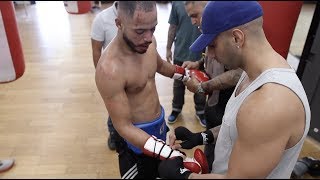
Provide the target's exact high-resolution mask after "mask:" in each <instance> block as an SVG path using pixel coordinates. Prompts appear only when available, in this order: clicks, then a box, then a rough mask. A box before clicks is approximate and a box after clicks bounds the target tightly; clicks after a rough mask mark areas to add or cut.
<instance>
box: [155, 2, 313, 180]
mask: <svg viewBox="0 0 320 180" xmlns="http://www.w3.org/2000/svg"><path fill="white" fill-rule="evenodd" d="M262 16H263V11H262V8H261V6H260V4H259V3H258V2H255V1H214V2H213V1H211V2H209V3H208V4H207V5H206V7H205V9H204V12H203V15H202V24H201V29H202V35H200V36H199V38H198V39H197V40H196V41H195V42H194V43H193V45H192V46H191V47H190V49H191V50H192V51H201V50H203V49H204V48H205V47H208V56H211V57H213V58H215V59H216V60H217V61H219V62H220V63H222V64H224V65H225V66H226V67H227V68H229V69H236V68H241V69H242V70H243V71H244V72H243V74H242V75H241V77H240V80H239V82H238V84H237V86H236V88H235V90H234V92H233V94H232V95H231V98H230V99H229V101H228V103H227V106H226V110H225V114H224V117H223V122H222V125H221V126H220V129H219V131H212V133H213V135H214V141H215V143H216V146H215V160H214V162H213V164H212V171H211V173H210V174H195V173H191V172H190V171H188V170H187V169H185V168H184V167H183V165H182V158H181V157H179V158H175V159H173V160H165V161H162V162H161V164H160V166H159V173H160V176H161V177H162V178H190V179H192V178H196V179H202V178H210V179H215V178H219V179H221V178H277V179H289V178H290V175H291V172H292V170H293V168H294V165H295V163H296V161H297V159H298V156H299V154H300V151H301V148H302V146H303V143H304V140H305V138H306V136H307V133H308V131H309V127H310V116H311V113H310V107H309V103H308V99H307V96H306V93H305V91H304V88H303V86H302V84H301V82H300V80H299V78H298V77H297V75H296V73H295V71H294V70H293V69H292V68H291V67H290V66H289V64H288V63H287V62H286V60H285V59H284V58H283V57H282V56H281V55H279V54H278V53H277V52H276V51H275V50H274V49H273V48H272V46H271V45H270V43H269V42H268V40H267V39H266V36H265V34H264V31H263V28H262V25H263V18H262ZM190 81H193V82H194V81H196V79H195V78H194V77H192V78H191V80H190ZM187 83H188V82H187ZM199 88H200V89H202V91H204V92H207V90H208V89H209V87H207V85H206V83H205V82H204V83H199ZM170 141H172V140H170Z"/></svg>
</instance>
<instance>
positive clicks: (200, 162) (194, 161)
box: [183, 148, 209, 174]
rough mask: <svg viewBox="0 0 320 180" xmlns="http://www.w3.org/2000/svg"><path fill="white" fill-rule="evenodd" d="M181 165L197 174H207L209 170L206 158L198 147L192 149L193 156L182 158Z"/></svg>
mask: <svg viewBox="0 0 320 180" xmlns="http://www.w3.org/2000/svg"><path fill="white" fill-rule="evenodd" d="M183 166H184V167H185V168H186V169H189V170H190V171H191V172H193V173H197V174H207V173H208V172H209V166H208V161H207V158H206V156H205V155H204V153H203V152H202V150H201V149H199V148H197V149H196V150H195V151H194V155H193V158H189V157H186V158H185V159H184V160H183Z"/></svg>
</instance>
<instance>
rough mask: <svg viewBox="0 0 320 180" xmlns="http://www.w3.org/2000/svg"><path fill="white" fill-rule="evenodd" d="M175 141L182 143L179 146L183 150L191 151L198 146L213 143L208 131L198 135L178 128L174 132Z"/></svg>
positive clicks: (183, 128)
mask: <svg viewBox="0 0 320 180" xmlns="http://www.w3.org/2000/svg"><path fill="white" fill-rule="evenodd" d="M174 134H175V135H176V139H177V140H181V141H183V142H182V143H181V144H180V145H181V147H182V148H183V149H192V148H193V147H195V146H198V145H203V144H204V145H205V144H209V143H212V142H213V141H214V136H213V134H212V132H211V131H210V130H206V131H203V132H199V133H192V132H191V131H189V129H187V128H185V127H183V126H179V127H177V128H176V129H175V130H174Z"/></svg>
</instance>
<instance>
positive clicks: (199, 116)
mask: <svg viewBox="0 0 320 180" xmlns="http://www.w3.org/2000/svg"><path fill="white" fill-rule="evenodd" d="M196 117H197V119H198V120H199V123H200V125H201V126H202V127H206V126H207V121H206V119H205V117H204V114H196Z"/></svg>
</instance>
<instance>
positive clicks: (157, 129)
mask: <svg viewBox="0 0 320 180" xmlns="http://www.w3.org/2000/svg"><path fill="white" fill-rule="evenodd" d="M133 125H134V126H136V127H137V128H140V129H142V130H143V131H145V132H146V133H148V134H149V135H154V136H156V137H157V138H158V139H162V140H163V141H164V142H166V139H167V131H168V129H167V125H166V121H165V119H164V109H163V107H162V106H161V114H160V116H159V117H158V118H157V119H155V120H154V121H151V122H147V123H134V124H133ZM125 141H126V140H125ZM126 143H127V144H128V148H129V149H131V150H132V151H133V152H134V153H136V154H142V151H141V149H139V148H138V147H136V146H134V145H132V144H131V143H129V142H128V141H126Z"/></svg>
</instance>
